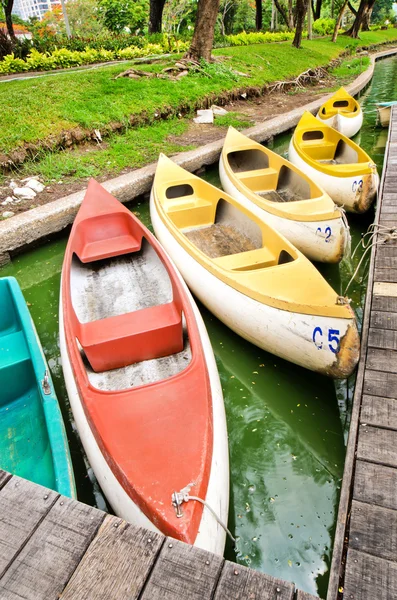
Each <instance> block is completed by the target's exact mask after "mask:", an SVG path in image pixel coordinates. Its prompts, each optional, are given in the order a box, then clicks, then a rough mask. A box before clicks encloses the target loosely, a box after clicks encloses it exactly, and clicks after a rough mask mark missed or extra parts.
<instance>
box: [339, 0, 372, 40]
mask: <svg viewBox="0 0 397 600" xmlns="http://www.w3.org/2000/svg"><path fill="white" fill-rule="evenodd" d="M374 4H375V0H361V2H360V6H359V7H358V10H357V13H356V18H355V19H354V23H353V25H352V26H351V27H350V29H348V30H347V31H346V33H345V35H349V36H350V37H352V38H358V34H359V32H360V29H361V26H362V24H363V22H364V21H365V19H366V17H367V15H368V13H369V14H371V12H372V9H373V6H374ZM349 8H350V4H349Z"/></svg>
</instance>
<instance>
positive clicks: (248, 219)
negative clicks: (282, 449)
mask: <svg viewBox="0 0 397 600" xmlns="http://www.w3.org/2000/svg"><path fill="white" fill-rule="evenodd" d="M150 215H151V219H152V224H153V228H154V231H155V233H156V236H157V237H158V239H159V240H160V242H161V244H162V245H163V246H164V248H165V249H166V250H167V252H168V253H169V255H170V256H171V257H172V259H173V260H174V262H175V264H176V266H177V267H178V269H179V271H180V272H181V274H182V276H183V278H184V279H185V281H186V283H187V284H188V286H189V287H190V289H191V290H192V291H193V292H194V293H195V295H196V296H197V297H198V298H199V299H200V300H201V301H202V302H203V304H205V305H206V306H207V308H208V309H209V310H210V311H211V312H212V313H213V314H214V315H215V316H216V317H218V318H219V319H220V320H221V321H223V323H225V324H226V325H227V326H228V327H230V328H231V329H232V330H233V331H235V332H236V333H237V334H239V335H241V336H242V337H243V338H245V339H246V340H248V341H250V342H252V343H253V344H256V345H257V346H259V347H260V348H263V349H264V350H266V351H268V352H271V353H273V354H276V355H278V356H280V357H282V358H285V359H286V360H290V361H292V362H294V363H296V364H298V365H301V366H303V367H306V368H308V369H311V370H314V371H319V372H321V373H324V374H326V375H329V376H332V377H336V378H344V377H347V376H348V375H349V374H350V373H351V372H352V371H353V369H354V367H355V365H356V363H357V361H358V357H359V337H358V332H357V326H356V322H355V317H354V313H353V311H352V309H351V308H350V306H348V305H347V304H345V303H344V302H343V299H341V298H339V297H338V296H337V294H336V293H335V292H334V291H333V290H332V288H331V287H330V286H329V285H328V283H327V282H326V281H325V280H324V278H323V277H322V276H321V275H320V273H319V272H318V271H317V269H316V268H315V267H314V266H313V265H312V264H311V263H310V261H309V260H308V259H307V258H305V257H304V256H303V254H301V253H300V252H299V251H298V250H296V249H295V248H294V247H293V246H292V245H291V244H290V243H289V242H288V241H287V240H286V239H285V238H283V237H282V236H281V235H280V234H278V233H277V232H276V231H275V230H273V229H272V228H271V227H270V226H269V225H267V224H266V223H265V222H264V221H263V220H262V219H261V218H260V217H258V215H257V214H256V213H255V214H254V213H253V212H252V211H250V210H248V209H246V208H245V207H243V206H241V205H240V204H239V203H238V202H237V201H236V200H234V199H233V198H231V197H230V196H228V195H227V194H225V193H223V192H221V191H220V190H218V189H217V188H215V187H214V186H211V185H210V184H208V183H206V182H204V181H203V180H201V179H199V178H198V177H196V176H194V175H192V174H190V173H188V172H187V171H185V170H184V169H182V168H181V167H178V166H177V165H175V164H174V163H173V162H172V161H170V160H169V159H167V158H166V157H165V156H163V155H160V158H159V163H158V167H157V172H156V175H155V179H154V183H153V188H152V193H151V199H150ZM246 248H248V250H246ZM252 248H254V249H252Z"/></svg>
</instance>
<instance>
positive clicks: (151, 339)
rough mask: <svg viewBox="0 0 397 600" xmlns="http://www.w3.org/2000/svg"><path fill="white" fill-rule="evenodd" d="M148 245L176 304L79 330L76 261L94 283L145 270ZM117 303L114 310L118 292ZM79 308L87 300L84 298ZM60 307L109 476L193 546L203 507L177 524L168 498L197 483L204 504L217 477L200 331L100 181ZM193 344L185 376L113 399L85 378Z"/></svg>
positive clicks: (171, 275) (165, 263) (143, 233)
mask: <svg viewBox="0 0 397 600" xmlns="http://www.w3.org/2000/svg"><path fill="white" fill-rule="evenodd" d="M147 243H148V244H150V246H152V248H154V250H155V252H156V255H157V256H158V257H159V259H160V260H161V263H162V268H163V267H164V269H163V270H164V274H165V277H167V278H168V279H169V280H170V283H171V288H172V298H171V299H170V301H169V302H166V303H163V304H157V305H154V306H148V307H145V308H141V309H140V310H133V311H131V312H124V313H123V314H116V315H112V316H107V317H106V318H99V319H94V320H89V321H87V322H84V320H83V319H80V320H79V318H78V316H77V314H76V310H75V307H74V302H73V298H72V296H73V294H72V289H71V281H72V278H71V270H72V268H73V267H72V265H73V264H74V263H75V262H76V260H77V259H78V263H79V268H81V269H86V268H88V269H89V268H91V267H92V268H93V269H94V276H93V281H95V277H97V273H98V272H100V269H101V268H102V266H103V265H105V267H106V268H108V265H109V264H113V263H111V261H112V260H113V261H114V260H115V259H116V257H120V259H122V260H126V258H127V259H128V261H131V264H132V263H133V261H134V260H136V259H138V257H139V260H142V252H141V251H142V248H143V246H144V245H145V244H147ZM76 257H77V259H76ZM116 261H117V259H116ZM127 264H128V262H127ZM112 293H113V292H112ZM114 294H115V299H114V300H115V302H116V300H117V290H116V288H115V289H114ZM81 301H82V302H84V301H85V299H84V298H83V299H82V298H79V302H81ZM96 301H98V302H100V301H101V298H98V299H97V298H96V297H95V295H94V296H93V297H92V298H87V302H91V303H92V302H96ZM62 302H63V314H64V327H65V336H66V343H67V348H68V354H69V359H70V362H71V365H72V369H73V373H74V377H75V380H76V384H77V388H78V391H79V396H80V400H81V402H82V404H83V407H84V411H85V413H86V416H87V419H88V422H89V424H90V426H91V429H92V432H93V434H94V436H95V439H96V441H97V444H98V445H99V447H100V449H101V451H102V453H103V455H104V456H105V458H106V460H107V462H108V464H109V466H110V467H111V469H112V471H113V473H114V475H115V476H116V477H117V479H118V481H119V482H120V484H121V485H122V486H123V487H124V489H125V491H126V492H127V493H128V494H129V496H130V497H131V498H132V500H133V501H134V502H135V503H136V504H137V505H138V506H139V507H140V509H141V510H142V511H143V512H144V513H145V514H146V516H147V517H148V518H149V519H150V520H151V521H152V522H154V524H155V525H156V526H157V527H158V528H159V529H160V530H161V531H163V532H164V533H165V534H167V535H172V536H174V537H177V538H179V539H182V540H183V541H186V542H189V543H194V540H195V538H196V535H197V531H198V526H199V524H200V520H201V515H202V505H201V504H199V503H198V502H194V501H190V502H189V503H187V504H185V505H184V509H183V510H184V517H183V518H181V519H178V518H176V514H175V509H174V507H173V506H172V503H171V495H172V493H173V492H174V491H179V490H180V489H182V488H183V487H185V486H186V485H187V484H190V483H194V487H193V488H192V494H193V495H197V496H200V497H202V498H205V496H206V491H207V487H208V479H209V474H210V468H211V459H212V443H213V424H212V398H211V390H210V386H209V379H208V373H207V368H206V362H205V356H204V352H203V348H202V345H201V340H200V335H199V332H198V329H197V323H196V321H195V317H194V313H193V309H192V306H191V304H190V302H189V299H188V297H187V294H186V292H185V290H184V288H183V287H182V285H181V283H180V281H179V279H178V277H177V275H176V274H175V271H174V268H173V266H172V265H171V264H170V262H169V260H168V258H167V256H166V255H165V253H164V251H163V250H162V248H161V247H160V246H159V244H158V242H157V241H156V240H155V238H154V237H153V236H152V235H151V234H150V232H149V231H148V230H147V229H146V228H145V227H144V226H143V225H142V223H141V222H140V221H139V220H138V219H136V217H134V215H132V214H131V213H130V211H128V210H127V209H126V208H125V207H124V206H123V205H122V204H120V203H119V202H118V201H117V200H116V199H115V198H113V197H112V196H111V195H110V194H109V193H108V192H107V191H106V190H105V189H104V188H102V187H101V186H100V185H99V184H98V183H97V182H95V181H94V180H91V181H90V183H89V186H88V190H87V194H86V197H85V199H84V201H83V203H82V206H81V208H80V210H79V213H78V215H77V217H76V220H75V223H74V226H73V229H72V232H71V235H70V240H69V243H68V246H67V249H66V254H65V261H64V267H63V276H62ZM186 338H188V342H189V344H190V349H191V357H190V360H189V361H188V362H187V363H185V364H186V366H185V365H184V368H183V369H182V370H180V372H178V373H177V374H173V375H171V376H168V377H164V378H163V379H161V380H159V381H154V382H152V383H149V384H147V385H138V386H137V387H133V386H130V387H128V389H120V390H118V389H116V390H114V389H113V390H112V391H109V390H100V389H97V388H96V387H95V386H93V385H92V383H91V381H90V379H89V377H88V375H87V369H88V370H89V369H92V370H93V371H94V372H99V373H100V374H105V376H106V375H107V374H108V373H109V372H111V373H113V371H111V370H117V369H122V368H123V367H129V366H131V365H135V364H136V363H142V361H151V360H152V361H153V360H155V359H161V358H162V357H168V356H171V355H178V353H181V352H182V350H183V349H184V344H185V343H186ZM87 365H88V367H87ZM114 372H115V373H116V374H117V373H119V372H118V371H114Z"/></svg>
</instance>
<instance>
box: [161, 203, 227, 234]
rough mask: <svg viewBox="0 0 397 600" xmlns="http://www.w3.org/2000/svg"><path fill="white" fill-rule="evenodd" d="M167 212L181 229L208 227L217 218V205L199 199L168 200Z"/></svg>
mask: <svg viewBox="0 0 397 600" xmlns="http://www.w3.org/2000/svg"><path fill="white" fill-rule="evenodd" d="M166 210H167V213H168V214H169V216H170V219H172V221H173V223H174V224H175V225H176V226H177V227H178V228H179V229H186V228H191V227H201V226H203V225H208V224H209V223H213V222H214V218H215V204H214V203H213V202H209V201H208V200H204V199H203V198H197V197H195V198H193V199H187V198H179V199H175V198H173V199H172V201H170V200H167V204H166Z"/></svg>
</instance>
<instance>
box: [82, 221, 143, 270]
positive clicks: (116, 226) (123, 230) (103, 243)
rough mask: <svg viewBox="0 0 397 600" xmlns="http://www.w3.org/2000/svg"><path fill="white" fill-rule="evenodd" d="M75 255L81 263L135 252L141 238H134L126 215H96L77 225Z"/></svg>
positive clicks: (137, 249)
mask: <svg viewBox="0 0 397 600" xmlns="http://www.w3.org/2000/svg"><path fill="white" fill-rule="evenodd" d="M75 239H76V250H75V252H76V255H77V256H78V257H79V259H80V260H81V262H82V263H89V262H94V261H96V260H103V259H105V258H111V257H114V256H121V255H123V254H129V253H130V252H137V251H139V250H140V249H141V245H142V236H139V237H136V236H135V235H134V232H133V230H132V224H131V220H130V219H129V216H128V214H125V213H114V214H112V215H109V214H106V215H98V216H96V217H92V218H91V219H86V220H84V221H82V222H81V223H79V224H78V226H77V229H76V237H75Z"/></svg>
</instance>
